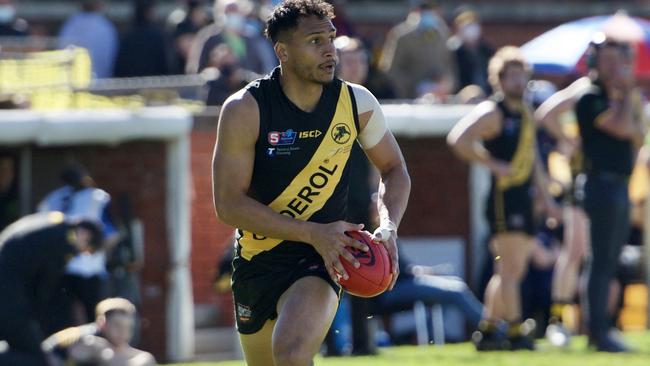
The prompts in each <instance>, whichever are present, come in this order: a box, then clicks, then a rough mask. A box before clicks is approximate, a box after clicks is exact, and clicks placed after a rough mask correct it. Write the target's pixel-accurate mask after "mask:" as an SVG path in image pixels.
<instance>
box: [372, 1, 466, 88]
mask: <svg viewBox="0 0 650 366" xmlns="http://www.w3.org/2000/svg"><path fill="white" fill-rule="evenodd" d="M439 11H440V9H439V6H438V3H437V1H436V0H418V3H417V5H416V7H415V9H414V10H413V11H411V12H410V13H409V15H408V17H407V18H406V20H405V21H404V22H402V23H400V24H398V25H397V26H395V27H394V28H393V29H391V31H390V32H389V34H388V36H387V38H386V43H385V45H384V49H383V52H382V58H381V60H380V63H379V67H380V69H381V70H383V71H384V72H386V73H388V75H389V77H390V78H391V80H392V82H393V84H394V85H395V87H396V89H397V97H398V98H409V99H412V98H418V97H421V96H425V95H433V96H435V97H436V99H445V97H446V96H447V95H449V94H450V93H451V92H453V91H454V90H455V88H454V85H455V81H454V75H455V71H454V64H453V62H452V61H453V58H452V56H451V53H450V52H449V49H448V48H447V39H448V38H449V29H448V28H447V25H446V24H445V22H444V20H443V19H442V18H441V17H440V15H439Z"/></svg>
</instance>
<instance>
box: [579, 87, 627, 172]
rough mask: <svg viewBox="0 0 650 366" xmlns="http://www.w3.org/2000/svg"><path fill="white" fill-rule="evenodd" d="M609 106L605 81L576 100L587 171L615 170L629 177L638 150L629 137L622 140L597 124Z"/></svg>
mask: <svg viewBox="0 0 650 366" xmlns="http://www.w3.org/2000/svg"><path fill="white" fill-rule="evenodd" d="M609 107H610V100H609V97H608V96H607V92H606V90H605V88H604V87H603V85H602V83H600V82H599V81H595V82H593V84H592V87H591V88H590V89H589V90H588V91H587V92H586V93H585V94H583V95H582V96H581V97H580V99H578V102H577V103H576V107H575V112H576V118H577V119H578V124H579V126H580V137H581V139H582V151H583V153H584V170H585V171H586V172H587V173H614V174H620V175H623V176H629V175H630V174H631V173H632V168H633V166H634V155H635V149H634V146H633V144H632V142H631V141H630V140H621V139H617V138H616V137H614V136H612V135H609V134H608V133H606V132H604V131H602V130H600V129H599V128H598V127H596V124H597V123H598V122H597V120H598V117H599V116H600V115H601V114H602V113H603V112H605V111H606V110H607V109H608V108H609Z"/></svg>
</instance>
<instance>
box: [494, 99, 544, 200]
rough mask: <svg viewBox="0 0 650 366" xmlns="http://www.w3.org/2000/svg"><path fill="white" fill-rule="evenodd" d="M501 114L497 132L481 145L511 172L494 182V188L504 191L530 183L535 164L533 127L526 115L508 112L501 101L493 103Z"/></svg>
mask: <svg viewBox="0 0 650 366" xmlns="http://www.w3.org/2000/svg"><path fill="white" fill-rule="evenodd" d="M495 102H496V104H497V107H498V108H499V110H500V111H501V113H502V115H503V120H502V121H503V125H502V128H501V133H500V134H499V135H498V136H496V137H494V138H492V139H490V140H487V141H485V142H484V145H485V148H486V149H487V150H488V151H489V152H490V154H491V155H492V156H493V157H494V158H496V159H499V160H503V161H507V162H509V163H510V165H511V167H512V173H511V174H510V175H509V176H506V177H499V178H498V179H496V182H495V185H496V187H495V188H498V189H500V190H506V189H508V188H511V187H514V186H521V185H524V184H530V180H531V176H532V171H533V165H534V162H535V126H534V125H533V119H532V116H531V115H530V112H529V111H528V110H527V109H524V110H522V111H512V110H510V109H509V108H508V107H507V106H506V104H505V102H504V101H503V100H496V101H495Z"/></svg>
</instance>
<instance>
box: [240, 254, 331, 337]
mask: <svg viewBox="0 0 650 366" xmlns="http://www.w3.org/2000/svg"><path fill="white" fill-rule="evenodd" d="M233 268H234V272H233V274H232V290H233V296H234V305H235V319H236V323H237V330H238V331H239V333H241V334H253V333H257V332H258V331H259V330H260V329H262V327H263V326H264V323H266V321H267V320H270V319H275V318H277V316H278V313H277V310H276V306H277V303H278V300H279V299H280V296H282V294H283V293H284V292H285V291H286V290H287V289H288V288H289V287H291V285H292V284H294V283H295V282H296V281H298V280H299V279H301V278H303V277H307V276H315V277H320V278H322V279H323V280H324V281H325V282H327V283H328V284H329V285H330V286H331V287H332V290H334V292H336V294H337V295H339V296H340V294H341V287H340V286H339V285H338V284H337V283H335V282H334V281H332V279H331V278H330V276H329V274H328V273H327V269H325V264H324V263H323V258H322V257H321V256H320V255H319V254H318V253H317V252H316V250H314V248H313V247H312V246H311V245H308V244H304V243H296V242H284V243H282V244H280V245H278V246H277V247H275V248H273V249H271V250H269V251H266V252H262V253H259V254H257V255H255V256H254V257H253V258H252V259H251V260H250V261H249V260H246V259H245V258H242V257H241V256H240V255H239V250H238V253H237V256H235V259H234V260H233Z"/></svg>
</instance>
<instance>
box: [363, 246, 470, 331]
mask: <svg viewBox="0 0 650 366" xmlns="http://www.w3.org/2000/svg"><path fill="white" fill-rule="evenodd" d="M398 249H399V262H400V263H399V267H400V275H399V277H398V278H397V282H396V283H395V287H394V288H393V290H392V291H386V292H384V293H383V294H381V295H379V296H377V297H376V298H373V299H372V303H373V308H374V309H376V311H377V312H378V313H391V312H398V311H404V310H407V309H412V308H413V304H415V302H417V301H421V302H423V303H424V304H425V305H435V304H440V305H451V306H453V307H455V308H457V309H459V310H460V311H461V312H462V313H463V315H464V317H465V320H466V321H467V323H468V324H469V325H470V326H471V327H477V326H478V324H479V322H480V320H481V316H482V314H483V305H482V304H481V302H480V301H479V300H478V299H477V298H476V296H474V294H473V293H472V291H471V290H470V289H469V287H467V284H466V283H465V282H464V281H463V280H462V279H461V278H459V277H455V276H447V275H441V274H440V273H439V271H437V270H436V269H435V268H433V267H429V266H422V265H416V264H413V263H412V262H411V261H409V260H408V259H407V258H406V256H405V255H404V254H403V251H402V245H401V244H398Z"/></svg>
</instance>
